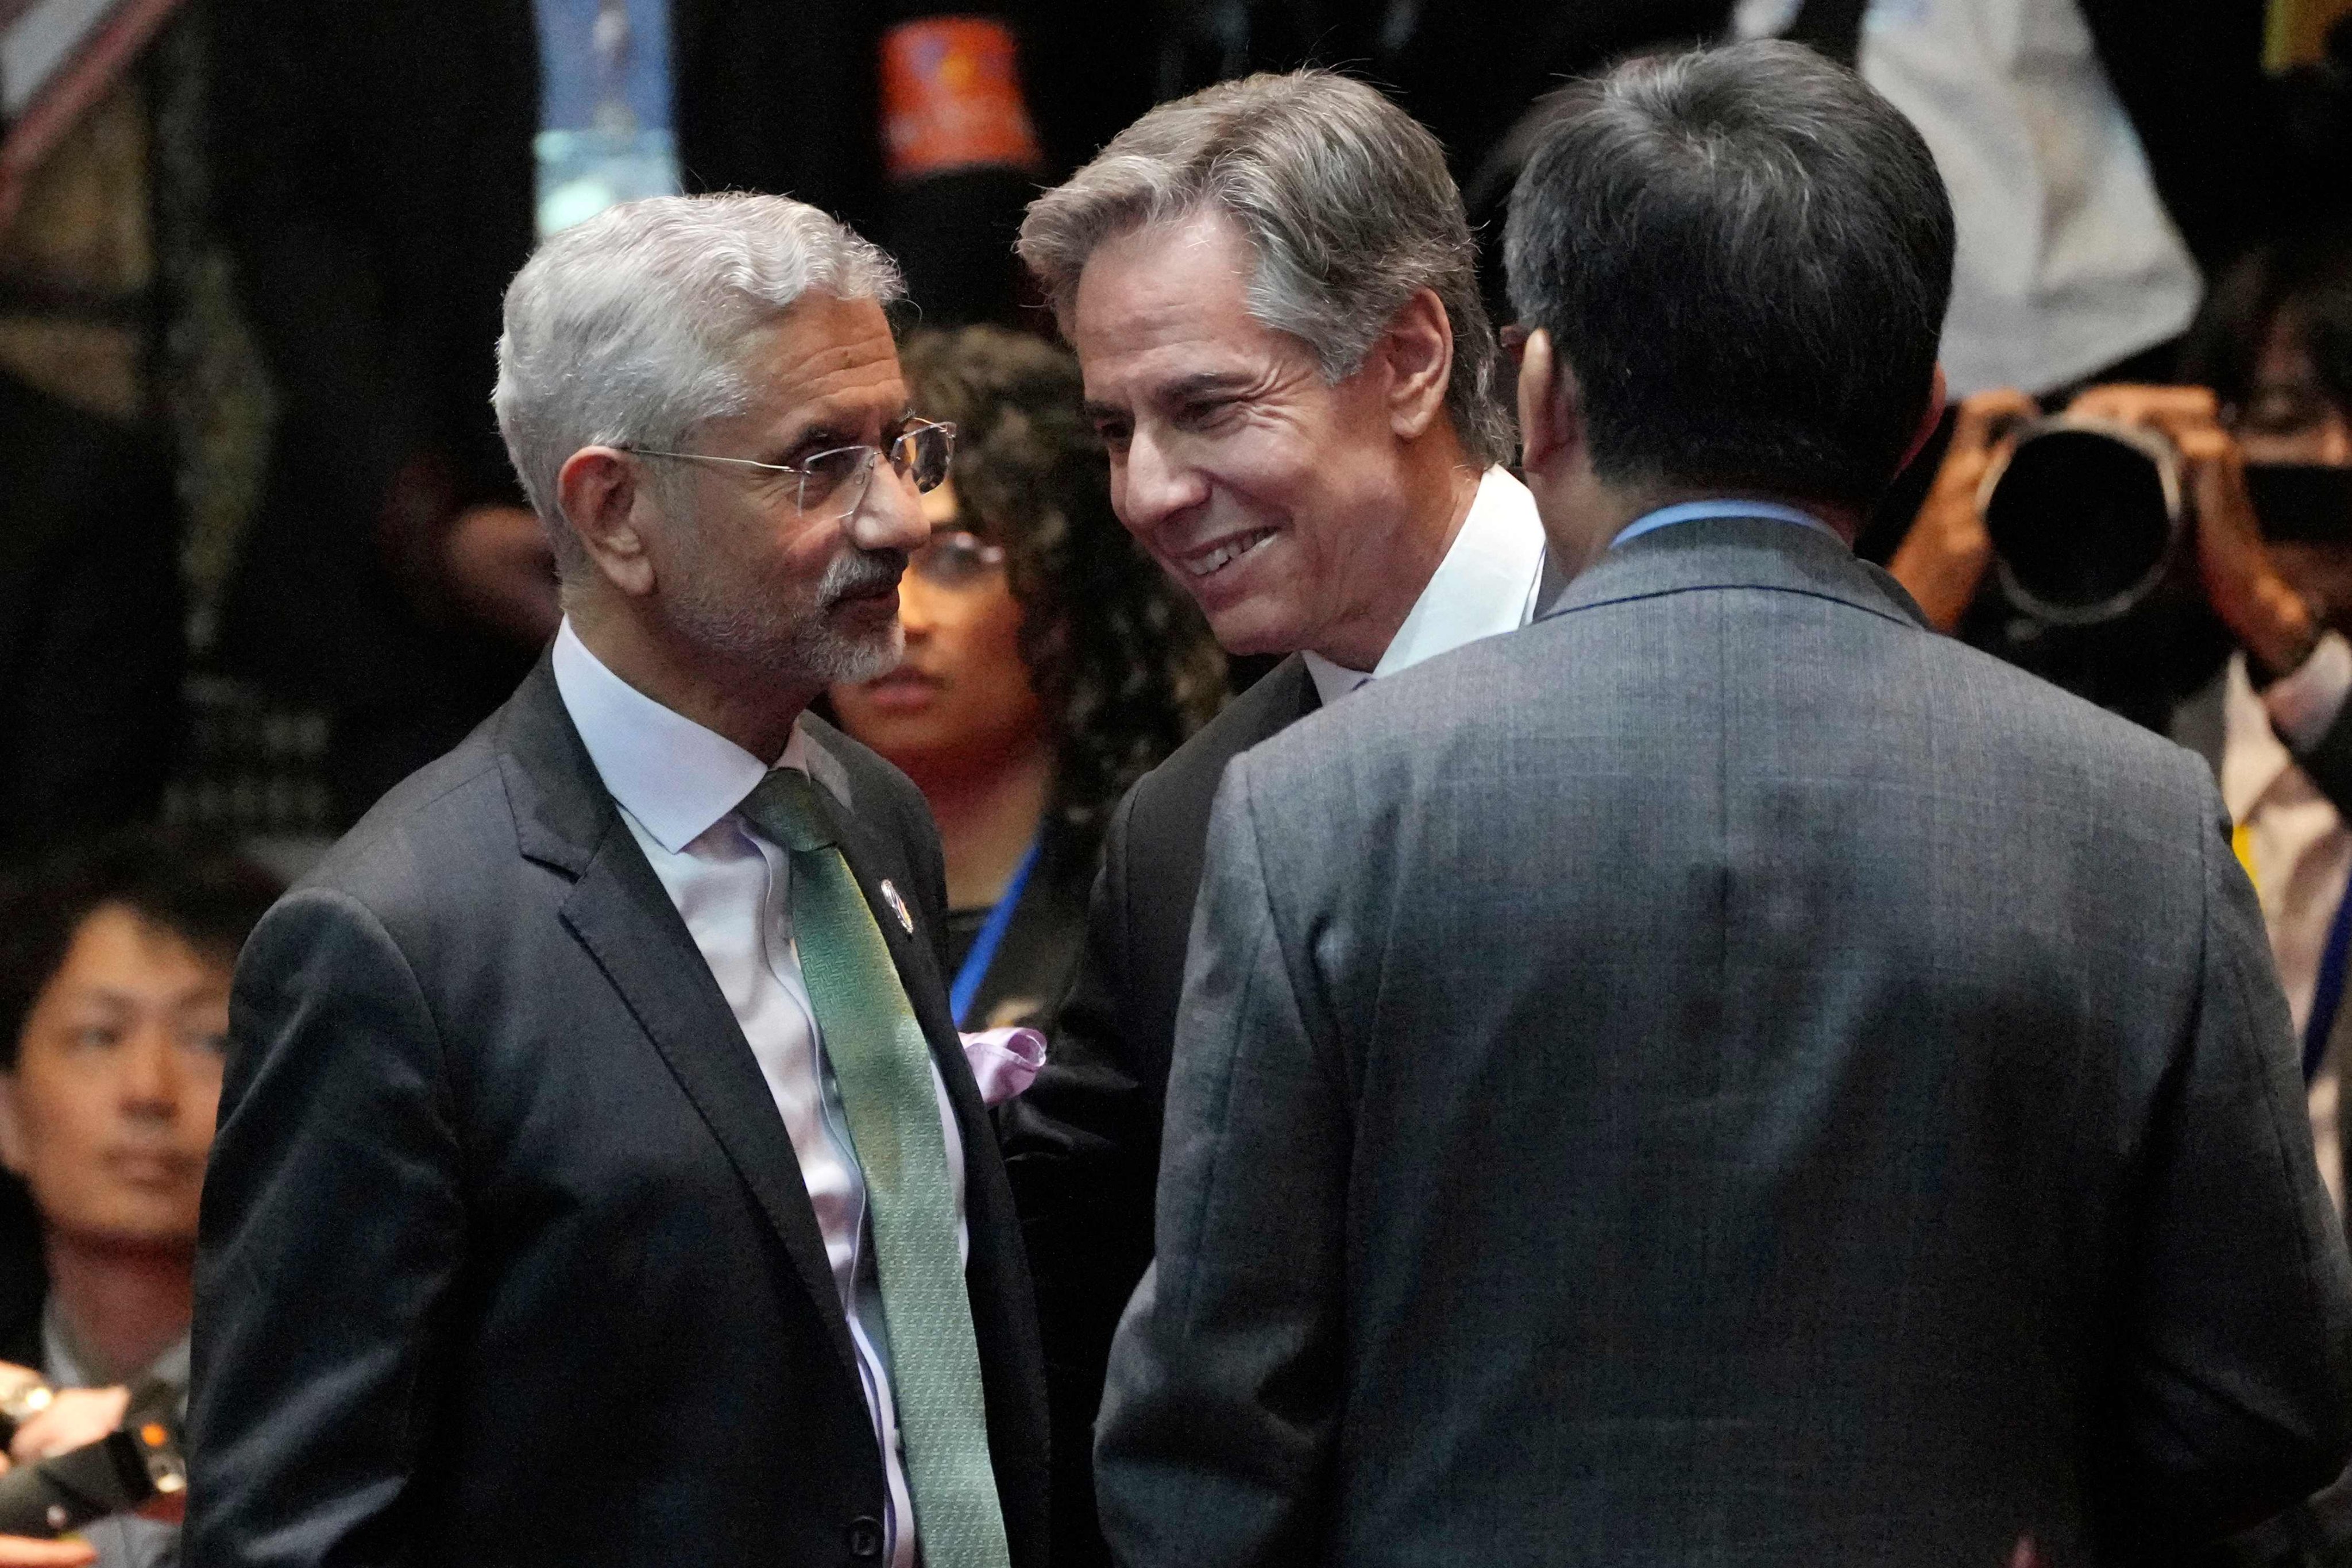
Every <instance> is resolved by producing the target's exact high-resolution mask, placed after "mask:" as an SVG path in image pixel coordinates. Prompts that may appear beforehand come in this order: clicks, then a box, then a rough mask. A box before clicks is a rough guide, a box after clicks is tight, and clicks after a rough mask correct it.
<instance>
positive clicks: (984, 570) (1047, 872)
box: [832, 326, 1225, 1029]
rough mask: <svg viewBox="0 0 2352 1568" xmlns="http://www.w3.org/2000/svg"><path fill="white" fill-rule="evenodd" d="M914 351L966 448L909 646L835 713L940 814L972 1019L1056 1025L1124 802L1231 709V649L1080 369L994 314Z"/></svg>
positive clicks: (940, 500)
mask: <svg viewBox="0 0 2352 1568" xmlns="http://www.w3.org/2000/svg"><path fill="white" fill-rule="evenodd" d="M900 357H901V360H902V363H904V365H905V368H906V374H907V382H908V386H909V388H910V389H911V390H912V393H913V396H914V405H915V407H916V408H917V409H919V410H920V411H921V413H922V415H923V416H924V417H925V418H929V419H940V420H946V421H949V422H951V423H952V424H953V425H954V426H956V431H957V435H956V449H955V458H954V461H953V465H952V466H951V468H950V470H949V476H948V480H947V482H946V483H945V484H942V485H940V487H939V489H935V490H933V491H931V492H930V493H929V494H928V495H926V496H925V497H924V498H923V500H924V502H925V510H926V512H927V513H928V515H929V519H930V523H931V540H930V543H929V545H927V546H925V547H924V548H923V549H921V550H919V551H918V552H916V554H915V556H914V558H913V560H912V561H911V562H910V563H909V565H908V573H907V575H906V577H905V579H904V580H903V581H902V582H901V583H900V584H899V589H898V594H899V600H898V603H899V610H898V616H899V619H900V621H901V622H902V623H903V624H904V626H905V627H906V632H907V657H906V658H905V660H904V661H903V662H902V663H901V664H900V665H899V667H898V668H897V669H895V670H893V671H891V672H890V673H889V674H887V675H884V676H881V677H879V678H877V679H873V680H868V681H862V682H859V683H857V684H855V685H841V686H835V688H834V689H833V691H832V699H833V706H834V710H835V713H836V714H837V715H838V716H839V718H840V721H841V724H842V727H843V728H844V729H845V730H847V731H849V733H850V734H852V735H854V736H856V738H857V739H858V740H860V741H863V742H865V743H866V744H867V745H869V746H871V747H873V748H874V749H875V750H876V751H877V752H880V753H881V754H882V755H883V756H885V757H887V758H888V759H889V760H890V761H891V762H892V763H896V764H897V765H898V768H899V769H900V770H901V771H903V772H904V773H906V774H907V776H908V777H909V778H911V779H913V780H914V781H915V784H916V785H917V786H918V787H919V788H920V789H921V790H922V792H923V795H924V797H925V798H926V799H927V800H928V801H929V803H930V807H931V815H932V816H934V817H936V818H938V820H939V825H940V842H941V845H942V847H943V848H944V849H945V851H946V856H947V879H948V904H949V907H950V911H951V912H950V916H949V952H948V963H949V965H950V973H951V974H952V977H953V981H952V985H951V990H950V995H951V1000H952V1001H953V1003H954V1006H955V1011H956V1023H957V1026H959V1027H961V1028H965V1029H982V1028H992V1027H996V1026H1003V1025H1007V1024H1024V1025H1030V1026H1036V1027H1045V1026H1048V1025H1049V1024H1050V1022H1051V1014H1052V1011H1053V1009H1054V1008H1055V1006H1056V1005H1058V1004H1059V1003H1060V1001H1061V997H1062V990H1063V986H1064V984H1065V982H1066V980H1067V978H1068V975H1069V970H1070V966H1071V963H1073V961H1074V960H1075V959H1076V955H1077V951H1078V946H1079V943H1080V942H1081V941H1082V940H1083V939H1084V936H1085V930H1086V911H1087V892H1088V889H1089V888H1090V886H1091V884H1092V881H1093V878H1094V863H1095V853H1096V849H1097V846H1098V844H1099V842H1100V837H1101V834H1102V829H1103V826H1104V824H1105V822H1106V821H1107V819H1108V816H1109V815H1110V810H1111V807H1112V806H1113V805H1116V804H1117V803H1118V798H1119V796H1120V795H1122V794H1124V793H1125V792H1126V790H1127V787H1128V786H1129V784H1133V783H1134V782H1135V781H1136V780H1137V779H1138V778H1139V777H1140V776H1142V774H1143V773H1145V772H1146V771H1148V770H1149V769H1150V768H1151V767H1152V766H1153V765H1154V764H1155V763H1158V762H1160V759H1161V758H1163V757H1165V756H1166V755H1167V754H1168V753H1169V752H1171V751H1173V750H1175V749H1176V747H1177V745H1178V744H1179V743H1180V742H1182V741H1183V740H1184V738H1185V737H1186V736H1188V735H1190V734H1191V733H1192V731H1194V730H1196V729H1198V728H1199V727H1200V726H1201V725H1202V723H1204V722H1206V721H1207V720H1208V719H1209V718H1210V716H1211V715H1213V713H1214V712H1215V711H1216V710H1217V708H1218V706H1219V704H1220V703H1222V702H1223V700H1224V696H1225V681H1224V659H1223V655H1222V654H1220V653H1219V652H1218V650H1217V646H1216V644H1215V642H1214V641H1213V640H1212V639H1211V637H1210V636H1209V631H1208V628H1207V626H1205V625H1204V624H1203V623H1202V620H1201V618H1200V615H1199V612H1198V611H1196V610H1195V609H1194V608H1193V607H1192V604H1191V602H1190V601H1189V600H1187V599H1186V598H1185V596H1184V595H1182V594H1181V593H1180V592H1179V591H1177V589H1176V588H1175V587H1174V585H1173V584H1170V583H1169V582H1168V581H1167V580H1166V579H1165V578H1164V577H1162V576H1161V575H1160V572H1159V570H1158V568H1156V567H1155V566H1153V565H1152V564H1151V563H1150V561H1149V560H1147V559H1146V558H1145V557H1144V556H1143V554H1142V553H1141V552H1139V551H1138V550H1137V549H1136V548H1135V547H1134V545H1133V543H1132V542H1130V541H1129V538H1128V535H1127V531H1126V530H1125V529H1123V528H1121V527H1120V526H1119V523H1118V518H1117V517H1115V516H1114V515H1113V514H1112V512H1111V508H1110V490H1109V479H1108V464H1107V461H1106V459H1105V457H1104V455H1103V448H1102V443H1101V441H1100V440H1099V439H1098V438H1097V437H1096V435H1095V433H1094V431H1093V429H1092V428H1091V427H1090V426H1088V425H1087V421H1086V419H1085V417H1084V416H1083V415H1082V414H1081V412H1080V407H1079V405H1080V400H1081V384H1080V382H1079V377H1078V367H1077V364H1076V361H1074V360H1073V359H1071V357H1070V356H1069V355H1068V354H1066V353H1064V352H1063V351H1061V350H1060V349H1058V348H1055V346H1053V345H1052V344H1050V343H1046V342H1042V341H1040V340H1038V339H1035V338H1031V337H1026V336H1023V335H1021V334H1019V333H1016V332H1011V331H1004V330H1003V329H1001V328H996V327H985V326H981V327H966V328H963V329H961V330H960V331H953V332H940V331H919V332H916V333H914V334H912V335H911V336H910V337H909V338H908V342H906V344H905V345H904V347H903V349H902V351H901V356H900Z"/></svg>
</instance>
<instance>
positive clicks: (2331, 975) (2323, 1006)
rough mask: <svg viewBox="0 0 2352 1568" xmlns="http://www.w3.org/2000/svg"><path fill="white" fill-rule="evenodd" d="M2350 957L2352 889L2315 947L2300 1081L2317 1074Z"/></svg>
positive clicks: (2341, 1002) (2339, 1004)
mask: <svg viewBox="0 0 2352 1568" xmlns="http://www.w3.org/2000/svg"><path fill="white" fill-rule="evenodd" d="M2347 957H2352V889H2347V890H2346V892H2345V894H2344V901H2343V902H2341V903H2339V904H2337V905H2336V919H2335V920H2334V921H2331V922H2329V924H2328V927H2327V945H2326V947H2323V948H2321V949H2320V950H2319V983H2318V984H2317V985H2316V986H2315V987H2314V988H2313V990H2312V993H2311V1016H2310V1017H2308V1018H2306V1019H2305V1020H2304V1023H2303V1081H2304V1082H2305V1083H2309V1082H2310V1081H2311V1080H2312V1079H2315V1078H2317V1077H2318V1076H2319V1064H2320V1061H2321V1059H2322V1058H2325V1057H2326V1055H2327V1037H2328V1036H2330V1035H2332V1034H2334V1033H2335V1032H2336V1014H2337V1013H2338V1012H2339V1011H2341V1010H2342V1008H2343V1006H2344V971H2345V961H2346V959H2347Z"/></svg>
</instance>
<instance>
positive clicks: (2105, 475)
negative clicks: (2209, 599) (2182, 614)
mask: <svg viewBox="0 0 2352 1568" xmlns="http://www.w3.org/2000/svg"><path fill="white" fill-rule="evenodd" d="M2246 487H2247V489H2248V492H2249V493H2250V495H2251V497H2252V501H2253V507H2254V515H2255V518H2256V519H2257V521H2259V522H2260V524H2261V526H2262V530H2263V535H2264V537H2266V538H2269V539H2273V540H2277V541H2282V542H2286V541H2294V542H2315V543H2352V468H2329V467H2323V466H2305V465H2285V464H2262V463H2250V464H2248V465H2247V467H2246ZM1978 506H1979V510H1981V511H1982V513H1983V516H1984V520H1985V531H1986V532H1987V533H1989V534H1990V536H1991V538H1992V547H1993V559H1994V564H1995V569H1996V570H1997V571H1998V572H1999V574H2000V583H2001V587H2002V588H2003V590H2004V591H2005V592H2006V593H2007V594H2008V595H2009V598H2010V601H2011V603H2012V604H2014V605H2017V606H2018V607H2019V608H2020V609H2022V610H2024V611H2025V612H2026V613H2027V614H2029V615H2031V616H2033V617H2034V618H2035V619H2037V620H2040V621H2042V622H2045V623H2047V624H2050V625H2053V626H2095V625H2099V624H2102V623H2105V622H2108V621H2114V620H2119V619H2121V618H2122V617H2124V616H2127V615H2129V614H2130V613H2131V612H2132V611H2133V610H2135V609H2137V608H2138V607H2139V606H2140V605H2143V604H2144V603H2146V602H2147V601H2148V600H2149V598H2150V597H2151V596H2152V595H2155V594H2156V593H2157V592H2158V589H2159V588H2161V587H2162V586H2164V584H2166V582H2167V580H2168V578H2170V577H2171V576H2173V575H2174V574H2176V572H2178V571H2179V570H2180V569H2182V568H2183V567H2184V566H2185V565H2186V564H2187V563H2189V561H2190V560H2191V559H2192V558H2193V554H2194V549H2193V543H2192V541H2191V540H2190V537H2189V535H2190V529H2191V525H2192V523H2193V522H2194V521H2195V520H2194V517H2193V515H2192V510H2191V505H2190V500H2189V494H2188V492H2187V490H2186V489H2185V488H2184V485H2183V482H2182V472H2181V460H2180V454H2179V451H2178V449H2176V448H2175V447H2174V446H2173V445H2172V443H2171V442H2170V441H2169V440H2168V439H2167V438H2166V437H2164V436H2162V435H2160V434H2158V432H2156V431H2153V430H2147V429H2143V428H2140V427H2137V426H2127V425H2120V424H2116V423H2113V422H2110V421H2107V420H2101V419H2089V418H2082V417H2078V416H2074V415H2068V414H2060V415H2055V416H2051V417H2049V418H2045V419H2036V420H2033V421H2032V422H2031V423H2029V424H2026V425H2024V426H2021V427H2020V428H2019V430H2018V432H2017V439H2016V442H2015V444H2014V446H2012V447H2011V450H2010V452H2009V455H2008V457H2007V458H2005V459H2003V460H2001V461H1999V462H1996V463H1995V464H1994V465H1993V467H1992V468H1991V469H1990V471H1989V472H1988V473H1987V474H1986V475H1985V479H1984V485H1983V488H1982V489H1980V490H1979V492H1978Z"/></svg>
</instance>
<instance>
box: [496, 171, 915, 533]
mask: <svg viewBox="0 0 2352 1568" xmlns="http://www.w3.org/2000/svg"><path fill="white" fill-rule="evenodd" d="M903 292H904V289H903V286H902V284H901V283H900V281H899V277H898V267H897V266H896V265H895V264H894V263H893V262H892V261H891V259H890V258H889V257H887V256H886V255H884V254H883V252H882V251H881V250H880V249H879V248H877V247H875V246H874V245H873V244H871V243H870V242H868V241H866V240H865V239H862V238H860V237H858V236H856V234H853V233H852V232H850V230H849V229H848V228H847V227H845V226H843V225H842V224H840V223H838V222H836V221H835V220H834V219H833V218H831V217H828V216H825V215H824V213H821V212H819V211H818V210H817V209H816V208H814V207H813V206H809V205H806V204H804V203H802V202H796V201H792V200H789V199H787V198H785V197H782V196H755V195H709V196H657V197H655V198H653V199H651V200H648V201H638V202H627V203H624V204H623V205H619V206H615V207H611V208H608V209H607V210H606V211H604V212H603V213H601V214H599V215H598V216H595V217H593V218H590V219H589V220H588V221H587V222H585V223H583V224H580V225H578V226H575V227H572V228H568V229H565V230H563V231H562V233H560V234H556V235H553V236H551V237H549V238H548V239H547V240H546V241H544V242H543V243H542V244H541V246H540V247H539V248H538V250H536V251H534V252H533V253H532V255H531V258H530V260H529V261H528V262H526V263H525V264H524V266H523V268H522V270H521V271H520V272H519V273H517V274H516V275H515V279H514V281H513V282H512V283H511V284H509V286H508V288H507V295H506V316H505V331H503V332H502V333H501V334H500V336H499V384H498V391H497V392H496V394H495V395H493V396H492V398H491V402H492V404H493V405H495V406H496V407H497V409H498V416H499V433H500V434H502V435H503V436H504V437H506V443H507V454H508V456H509V458H511V459H512V460H513V463H514V467H515V472H516V474H517V475H518V476H519V477H520V479H521V480H522V488H523V490H524V492H525V493H526V494H527V495H529V496H530V502H531V505H532V507H533V508H535V509H536V510H538V512H539V515H540V520H541V522H542V523H543V524H544V525H545V526H546V528H547V531H548V536H549V538H550V539H551V541H552V542H553V544H554V548H555V556H556V563H557V566H558V567H559V569H561V571H562V574H563V575H564V576H566V577H567V578H569V577H572V576H573V575H574V574H577V573H578V572H579V571H580V570H581V569H583V567H584V566H585V565H586V563H587V557H586V553H585V552H584V551H583V549H582V548H581V545H580V541H579V538H578V536H577V535H575V534H574V533H573V532H572V528H571V525H570V523H569V522H567V521H565V519H564V516H563V509H562V504H561V503H560V502H559V501H558V500H557V499H556V476H557V474H558V473H560V472H561V471H562V468H563V465H564V463H565V462H566V461H568V460H569V459H570V458H571V457H572V454H573V453H574V452H577V451H579V450H580V449H581V448H582V447H594V446H605V447H660V448H666V449H675V448H677V447H680V446H681V445H683V444H684V442H685V441H686V439H687V438H688V436H689V435H690V434H691V432H692V431H693V430H694V428H695V427H696V426H699V425H700V424H702V423H703V422H704V421H706V420H709V419H719V418H725V417H727V416H730V415H732V414H738V413H740V412H742V411H743V410H744V409H745V408H746V407H748V406H749V405H750V404H751V392H752V389H751V385H750V384H748V383H747V382H746V381H745V379H744V377H743V374H742V370H741V367H740V363H739V360H738V349H739V345H740V342H741V340H742V337H743V335H744V334H745V333H746V332H748V331H751V330H753V329H755V328H757V327H758V326H760V325H761V323H763V322H765V321H771V320H772V319H774V318H775V317H776V316H778V315H780V314H781V313H782V312H783V311H784V310H789V309H790V308H791V307H792V306H793V303H794V302H795V301H797V300H800V298H801V297H802V296H803V295H804V294H809V293H823V294H826V295H831V296H833V297H835V298H838V299H844V300H875V301H876V302H877V303H879V304H885V305H887V304H889V303H890V302H892V301H894V300H897V299H898V298H899V296H900V295H901V294H902V293H903Z"/></svg>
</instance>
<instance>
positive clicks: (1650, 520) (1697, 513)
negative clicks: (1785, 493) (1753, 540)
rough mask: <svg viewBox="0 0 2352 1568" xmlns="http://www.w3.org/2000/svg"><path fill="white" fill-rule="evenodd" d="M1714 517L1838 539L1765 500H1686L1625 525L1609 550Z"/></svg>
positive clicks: (1816, 522)
mask: <svg viewBox="0 0 2352 1568" xmlns="http://www.w3.org/2000/svg"><path fill="white" fill-rule="evenodd" d="M1715 517H1760V518H1763V519H1766V520H1767V521H1772V522H1793V523H1795V524H1796V525H1797V526H1798V527H1800V528H1811V529H1818V530H1820V531H1822V532H1823V533H1826V534H1828V535H1829V536H1830V537H1831V538H1832V539H1836V538H1837V537H1838V531H1837V530H1836V529H1833V528H1832V527H1831V526H1830V525H1829V524H1828V523H1826V522H1823V521H1822V520H1821V519H1820V518H1818V517H1815V516H1814V515H1813V514H1812V513H1811V512H1809V511H1799V510H1797V509H1796V508H1795V507H1792V506H1780V505H1778V504H1777V503H1775V502H1772V501H1769V500H1686V501H1685V502H1683V503H1682V504H1681V505H1680V506H1668V507H1660V508H1659V509H1658V510H1655V511H1654V512H1650V513H1648V514H1647V515H1645V516H1643V517H1637V518H1635V519H1634V520H1633V521H1631V522H1629V523H1627V524H1626V525H1625V527H1624V530H1623V531H1622V532H1620V533H1619V534H1618V535H1617V537H1616V538H1615V539H1613V540H1612V541H1611V542H1610V546H1609V547H1610V548H1611V549H1612V550H1614V549H1615V548H1616V547H1617V546H1618V545H1621V544H1630V543H1632V542H1633V541H1634V540H1636V539H1639V538H1641V537H1642V535H1643V534H1645V533H1655V532H1656V531H1658V530H1659V529H1662V528H1672V527H1673V526H1674V525H1675V524H1676V523H1678V522H1703V521H1706V520H1707V519H1708V518H1715Z"/></svg>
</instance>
